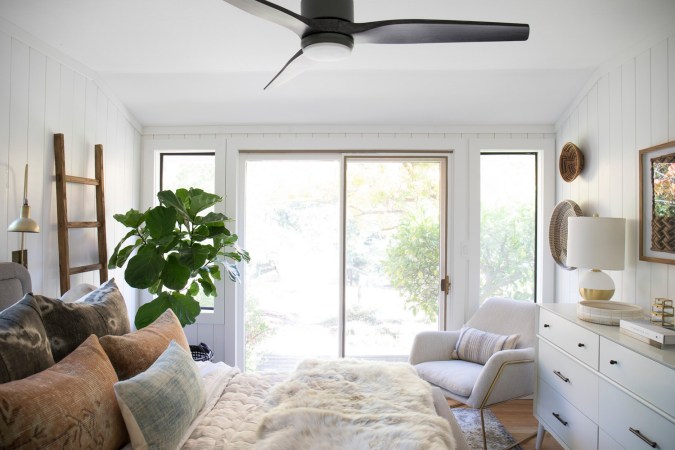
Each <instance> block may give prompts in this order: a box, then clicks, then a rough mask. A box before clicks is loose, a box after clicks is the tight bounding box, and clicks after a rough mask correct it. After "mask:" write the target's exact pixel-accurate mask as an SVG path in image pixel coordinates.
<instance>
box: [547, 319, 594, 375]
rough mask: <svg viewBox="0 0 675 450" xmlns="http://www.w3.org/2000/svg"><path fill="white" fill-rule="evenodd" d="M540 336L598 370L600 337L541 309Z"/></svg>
mask: <svg viewBox="0 0 675 450" xmlns="http://www.w3.org/2000/svg"><path fill="white" fill-rule="evenodd" d="M539 335H540V336H542V337H544V338H546V339H548V340H549V341H551V342H552V343H554V344H555V345H557V346H558V347H560V348H561V349H563V350H565V351H566V352H567V353H569V354H570V355H572V356H573V357H575V358H577V359H579V360H580V361H581V362H583V363H584V364H588V365H589V366H591V367H592V368H594V369H596V370H597V369H598V354H599V352H598V349H599V346H600V343H599V337H598V335H597V334H595V333H593V332H592V331H588V330H586V329H585V328H583V327H580V326H579V325H577V324H575V323H572V322H570V321H569V320H567V319H564V318H562V317H560V316H558V315H556V314H553V313H552V312H550V311H547V310H545V309H541V308H540V309H539Z"/></svg>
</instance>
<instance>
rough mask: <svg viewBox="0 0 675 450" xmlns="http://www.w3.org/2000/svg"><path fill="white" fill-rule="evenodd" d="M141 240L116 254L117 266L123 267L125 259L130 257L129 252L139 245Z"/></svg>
mask: <svg viewBox="0 0 675 450" xmlns="http://www.w3.org/2000/svg"><path fill="white" fill-rule="evenodd" d="M140 242H141V240H140V239H139V240H137V241H136V242H135V243H134V244H133V245H128V246H126V247H124V248H123V249H121V250H120V251H119V253H118V254H117V265H118V266H123V265H124V263H125V262H127V259H128V258H129V256H131V252H133V251H134V249H135V248H136V247H138V246H139V245H140Z"/></svg>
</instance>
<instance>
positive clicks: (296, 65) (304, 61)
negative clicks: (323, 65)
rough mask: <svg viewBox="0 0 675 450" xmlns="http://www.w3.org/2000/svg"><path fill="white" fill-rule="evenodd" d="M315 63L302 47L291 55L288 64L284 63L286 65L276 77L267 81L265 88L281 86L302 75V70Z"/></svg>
mask: <svg viewBox="0 0 675 450" xmlns="http://www.w3.org/2000/svg"><path fill="white" fill-rule="evenodd" d="M313 65H314V61H312V60H311V59H309V58H307V57H306V56H305V55H304V54H303V52H302V49H300V50H298V52H297V53H296V54H295V55H293V56H292V57H291V59H289V60H288V62H287V63H286V64H284V67H282V68H281V70H280V71H279V73H277V74H276V75H275V76H274V78H272V80H270V82H269V83H267V85H266V86H265V88H264V89H267V88H274V87H278V86H281V85H282V84H284V83H285V82H287V81H289V80H291V79H293V78H295V77H296V76H298V75H300V74H301V73H302V72H304V71H305V70H306V69H308V68H310V67H312V66H313ZM264 89H263V90H264Z"/></svg>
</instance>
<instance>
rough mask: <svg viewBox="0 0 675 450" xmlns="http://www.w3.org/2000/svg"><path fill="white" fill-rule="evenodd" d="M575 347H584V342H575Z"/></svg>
mask: <svg viewBox="0 0 675 450" xmlns="http://www.w3.org/2000/svg"><path fill="white" fill-rule="evenodd" d="M577 347H586V344H582V343H581V342H579V343H578V344H577Z"/></svg>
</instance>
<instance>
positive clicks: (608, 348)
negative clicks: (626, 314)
mask: <svg viewBox="0 0 675 450" xmlns="http://www.w3.org/2000/svg"><path fill="white" fill-rule="evenodd" d="M600 372H601V373H603V374H604V375H606V376H607V377H608V378H611V379H612V380H614V381H616V382H617V383H618V384H620V385H622V386H623V387H624V388H626V389H627V390H629V391H631V392H633V393H634V394H635V395H636V396H638V397H641V398H644V399H645V400H646V401H647V402H649V403H651V404H652V405H654V406H656V407H657V408H659V409H662V410H663V411H665V412H666V413H668V414H670V415H671V416H673V417H675V371H673V370H672V369H669V368H668V367H666V366H664V365H662V364H659V363H657V362H656V361H653V360H651V359H649V358H646V357H644V356H642V355H639V354H637V353H635V352H634V351H632V350H629V349H627V348H626V347H623V346H621V345H619V344H617V343H615V342H613V341H610V340H609V339H606V338H604V337H603V338H601V340H600Z"/></svg>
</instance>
